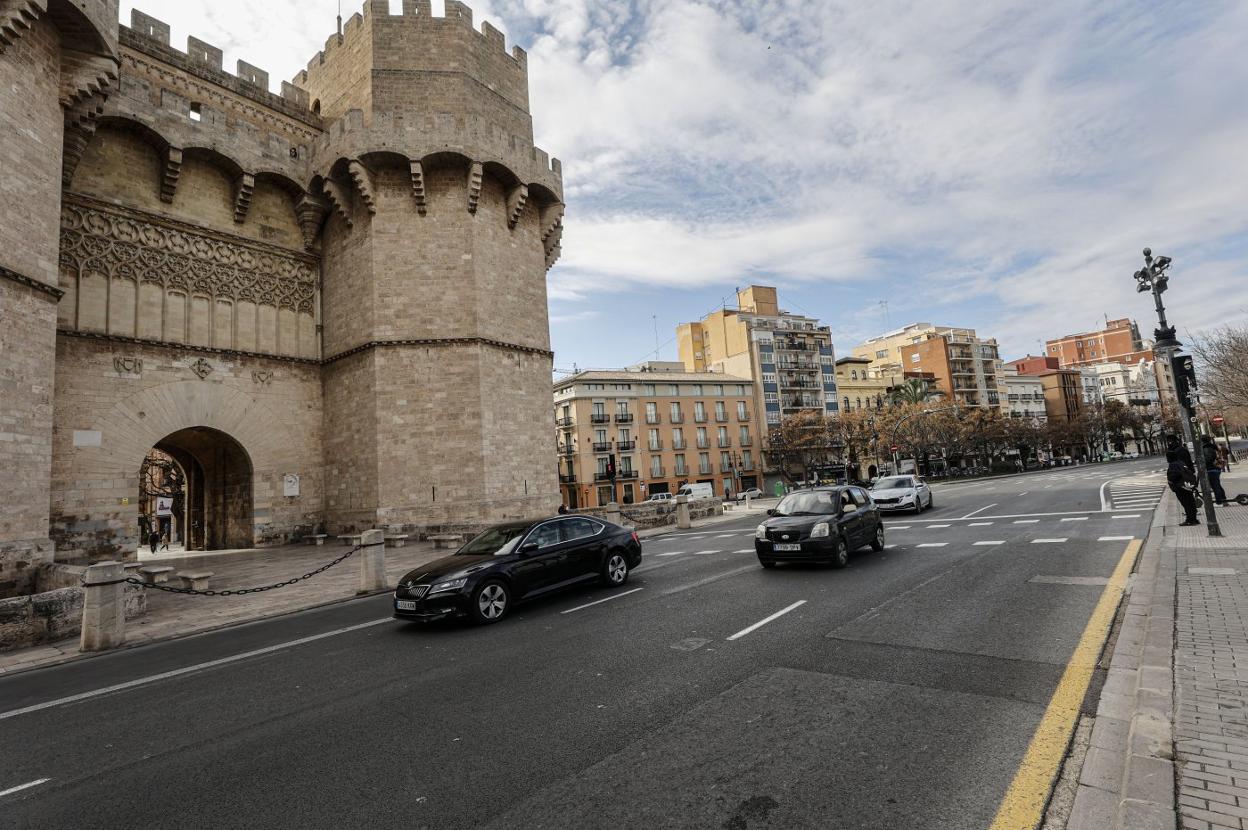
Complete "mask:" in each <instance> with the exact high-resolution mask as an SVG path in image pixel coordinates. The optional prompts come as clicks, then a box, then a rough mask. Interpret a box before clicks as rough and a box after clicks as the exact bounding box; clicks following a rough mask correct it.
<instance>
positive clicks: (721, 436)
mask: <svg viewBox="0 0 1248 830" xmlns="http://www.w3.org/2000/svg"><path fill="white" fill-rule="evenodd" d="M716 438H717V439H718V442H719V446H721V447H726V446H728V427H720V428H719V429H718V430H716Z"/></svg>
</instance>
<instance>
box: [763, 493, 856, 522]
mask: <svg viewBox="0 0 1248 830" xmlns="http://www.w3.org/2000/svg"><path fill="white" fill-rule="evenodd" d="M840 504H841V500H840V495H839V494H838V493H837V492H836V491H833V490H815V491H811V492H805V493H790V494H789V495H787V496H785V497H784V500H783V501H781V502H780V504H778V505H777V506H776V515H777V516H820V515H824V514H833V513H836V512H837V510H838V509H839V508H840Z"/></svg>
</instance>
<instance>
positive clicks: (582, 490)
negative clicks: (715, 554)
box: [554, 363, 762, 508]
mask: <svg viewBox="0 0 1248 830" xmlns="http://www.w3.org/2000/svg"><path fill="white" fill-rule="evenodd" d="M753 396H754V385H753V383H751V381H750V379H749V378H743V377H734V376H731V375H725V374H722V373H719V372H685V371H682V370H681V368H680V366H679V364H677V366H676V367H673V365H672V364H670V363H667V364H663V363H645V364H641V365H640V366H638V367H634V368H632V369H629V370H622V371H588V372H580V373H578V374H575V375H571V376H569V377H566V378H563V379H562V380H560V381H558V382H557V383H556V384H555V387H554V408H555V433H556V437H557V450H556V451H557V453H558V458H559V482H560V492H561V495H562V497H563V503H564V504H566V505H567V506H568V507H570V508H580V507H600V506H603V505H605V504H607V503H609V502H612V501H615V502H620V503H625V504H628V503H633V502H638V501H644V500H645V499H647V498H648V497H650V496H651V495H654V494H656V493H675V492H676V491H677V490H678V489H679V488H680V486H681V485H682V484H686V483H702V482H705V483H708V484H710V485H711V486H712V488H713V490H714V492H715V494H716V495H717V496H721V497H728V498H731V497H732V496H734V495H735V494H736V493H738V492H740V491H741V490H744V489H748V488H750V487H756V486H761V481H762V477H761V473H760V466H761V465H760V448H759V440H758V421H757V416H756V415H755V414H754V401H753ZM612 464H614V471H615V476H614V483H613V482H612V476H611V465H612Z"/></svg>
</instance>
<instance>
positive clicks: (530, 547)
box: [520, 542, 539, 556]
mask: <svg viewBox="0 0 1248 830" xmlns="http://www.w3.org/2000/svg"><path fill="white" fill-rule="evenodd" d="M538 547H539V546H538V544H537V542H525V543H524V544H523V545H521V546H520V555H521V556H528V555H529V554H531V553H534V552H536V551H537V549H538Z"/></svg>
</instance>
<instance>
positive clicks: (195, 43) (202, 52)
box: [186, 35, 224, 72]
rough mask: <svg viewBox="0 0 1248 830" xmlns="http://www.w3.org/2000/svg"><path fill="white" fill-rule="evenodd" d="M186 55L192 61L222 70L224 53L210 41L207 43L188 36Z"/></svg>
mask: <svg viewBox="0 0 1248 830" xmlns="http://www.w3.org/2000/svg"><path fill="white" fill-rule="evenodd" d="M186 57H187V59H188V60H189V61H191V62H192V63H197V64H201V65H202V66H206V67H207V68H209V69H215V70H216V71H217V72H222V71H223V69H222V61H223V60H224V54H223V53H222V51H221V50H220V49H218V48H217V47H215V46H213V45H212V44H210V43H205V42H204V41H202V40H200V39H199V38H197V37H194V36H189V35H188V36H187V38H186Z"/></svg>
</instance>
